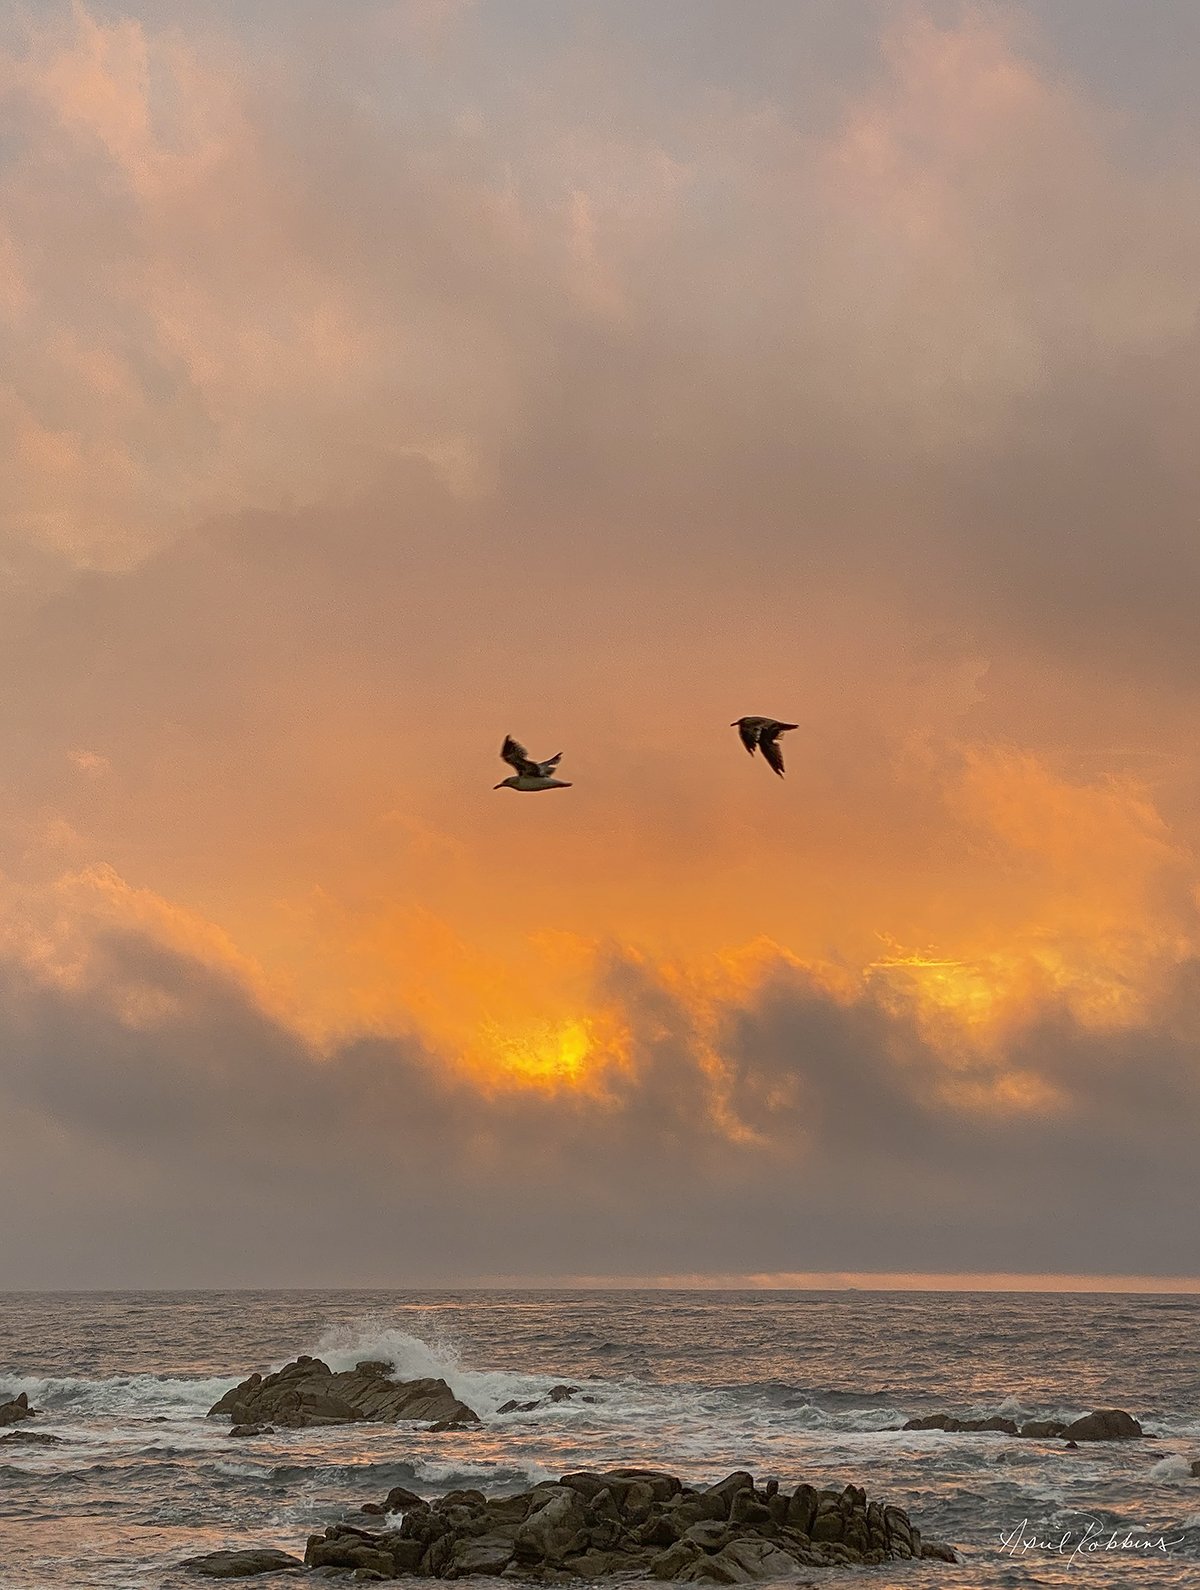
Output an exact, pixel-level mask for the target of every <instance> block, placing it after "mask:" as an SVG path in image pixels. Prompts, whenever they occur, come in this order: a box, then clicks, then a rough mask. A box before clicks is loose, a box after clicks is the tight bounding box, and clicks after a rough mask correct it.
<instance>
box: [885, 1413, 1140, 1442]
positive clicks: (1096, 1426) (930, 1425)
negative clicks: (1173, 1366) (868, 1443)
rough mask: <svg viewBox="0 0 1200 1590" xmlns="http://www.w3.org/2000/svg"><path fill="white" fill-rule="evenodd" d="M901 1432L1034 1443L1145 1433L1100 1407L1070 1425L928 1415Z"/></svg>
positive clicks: (1125, 1416)
mask: <svg viewBox="0 0 1200 1590" xmlns="http://www.w3.org/2000/svg"><path fill="white" fill-rule="evenodd" d="M900 1428H901V1429H902V1430H945V1431H947V1432H948V1433H950V1434H954V1435H957V1434H960V1433H961V1432H963V1431H996V1432H998V1433H1000V1434H1001V1435H1020V1436H1024V1437H1025V1438H1026V1439H1027V1440H1034V1441H1039V1440H1040V1441H1057V1440H1059V1439H1061V1440H1063V1441H1067V1442H1073V1441H1132V1440H1135V1439H1136V1438H1137V1437H1138V1436H1145V1434H1146V1432H1145V1431H1144V1430H1143V1429H1142V1427H1141V1425H1140V1424H1139V1423H1138V1422H1137V1420H1136V1419H1134V1418H1133V1417H1132V1416H1131V1415H1130V1414H1128V1413H1125V1412H1124V1411H1123V1410H1122V1409H1120V1408H1101V1409H1098V1410H1097V1412H1095V1413H1089V1414H1085V1415H1084V1417H1083V1418H1082V1419H1076V1420H1075V1422H1074V1423H1073V1424H1065V1423H1064V1422H1063V1421H1062V1420H1061V1419H1029V1420H1027V1421H1026V1423H1025V1424H1023V1425H1021V1426H1020V1427H1018V1426H1017V1424H1016V1421H1015V1420H1013V1419H1006V1418H1004V1417H1003V1416H1002V1415H1000V1414H993V1415H992V1416H991V1417H990V1418H987V1419H959V1418H956V1417H955V1416H954V1415H953V1414H949V1413H929V1414H926V1415H924V1417H922V1418H920V1419H910V1420H909V1421H908V1423H907V1424H903V1425H901V1427H900Z"/></svg>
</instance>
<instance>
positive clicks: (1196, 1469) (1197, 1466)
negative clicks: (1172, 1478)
mask: <svg viewBox="0 0 1200 1590" xmlns="http://www.w3.org/2000/svg"><path fill="white" fill-rule="evenodd" d="M9 1440H10V1441H11V1440H12V1437H11V1436H9ZM1191 1475H1192V1478H1193V1479H1194V1480H1200V1458H1193V1459H1192V1467H1191Z"/></svg>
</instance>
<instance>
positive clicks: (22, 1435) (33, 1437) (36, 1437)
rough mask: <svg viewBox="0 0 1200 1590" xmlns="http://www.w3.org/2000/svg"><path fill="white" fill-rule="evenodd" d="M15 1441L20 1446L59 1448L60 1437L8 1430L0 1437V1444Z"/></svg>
mask: <svg viewBox="0 0 1200 1590" xmlns="http://www.w3.org/2000/svg"><path fill="white" fill-rule="evenodd" d="M7 1441H15V1442H17V1443H18V1444H19V1445H21V1446H60V1445H61V1444H62V1436H61V1435H47V1434H46V1432H45V1431H43V1430H10V1431H9V1432H8V1434H7V1435H0V1442H7Z"/></svg>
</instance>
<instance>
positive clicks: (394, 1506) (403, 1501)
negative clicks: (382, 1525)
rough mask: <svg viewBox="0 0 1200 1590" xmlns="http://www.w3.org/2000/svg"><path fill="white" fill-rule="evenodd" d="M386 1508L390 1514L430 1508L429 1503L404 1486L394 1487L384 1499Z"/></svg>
mask: <svg viewBox="0 0 1200 1590" xmlns="http://www.w3.org/2000/svg"><path fill="white" fill-rule="evenodd" d="M384 1506H385V1507H386V1508H387V1510H388V1512H389V1513H407V1512H408V1511H409V1510H410V1509H411V1508H414V1507H428V1506H429V1503H428V1502H427V1501H426V1500H425V1498H424V1497H423V1496H418V1495H417V1493H416V1491H410V1490H408V1489H406V1488H405V1486H403V1485H393V1486H392V1488H391V1490H390V1491H389V1492H388V1493H387V1495H386V1496H385V1497H384Z"/></svg>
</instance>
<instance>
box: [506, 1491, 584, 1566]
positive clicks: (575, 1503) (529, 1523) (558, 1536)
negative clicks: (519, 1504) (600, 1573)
mask: <svg viewBox="0 0 1200 1590" xmlns="http://www.w3.org/2000/svg"><path fill="white" fill-rule="evenodd" d="M586 1525H587V1516H586V1514H585V1512H584V1505H583V1502H582V1500H581V1499H580V1496H579V1493H578V1492H577V1491H575V1490H573V1489H571V1488H570V1487H568V1486H565V1485H563V1486H559V1487H557V1488H555V1489H554V1490H552V1491H550V1492H548V1493H547V1494H546V1500H545V1501H544V1502H542V1503H541V1505H540V1506H538V1507H536V1508H535V1509H534V1510H533V1511H532V1512H531V1513H530V1514H529V1515H528V1517H527V1518H526V1519H525V1521H524V1523H522V1524H519V1525H518V1526H517V1531H516V1536H515V1546H516V1554H517V1557H518V1558H519V1559H520V1560H521V1561H522V1562H547V1563H550V1564H551V1565H552V1566H557V1565H559V1564H560V1563H561V1562H562V1559H563V1558H564V1557H565V1556H566V1555H567V1554H568V1552H571V1551H581V1550H583V1549H584V1548H585V1547H586V1545H587V1543H588V1542H587V1539H586V1536H585V1533H584V1531H585V1528H586Z"/></svg>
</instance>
